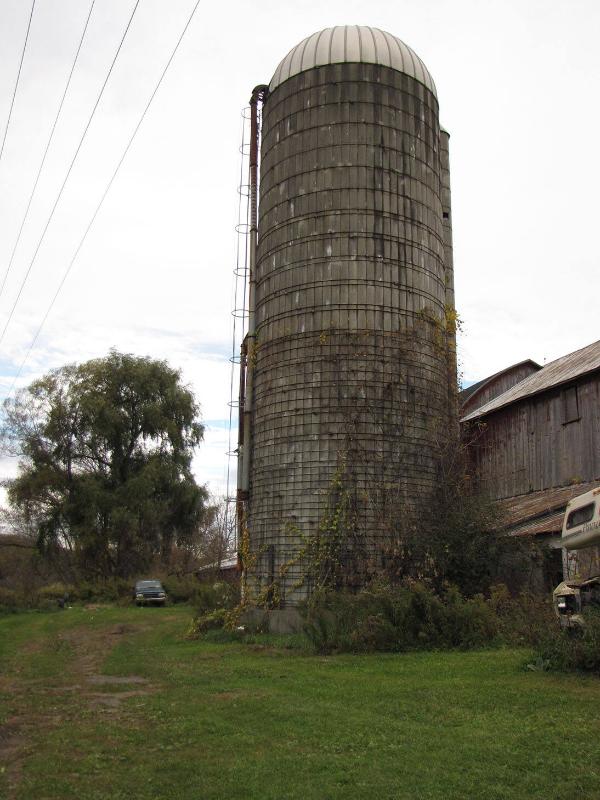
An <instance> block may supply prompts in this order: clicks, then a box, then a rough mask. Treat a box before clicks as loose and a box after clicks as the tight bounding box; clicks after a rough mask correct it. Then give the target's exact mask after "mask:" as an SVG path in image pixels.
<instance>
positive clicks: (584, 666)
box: [534, 608, 600, 675]
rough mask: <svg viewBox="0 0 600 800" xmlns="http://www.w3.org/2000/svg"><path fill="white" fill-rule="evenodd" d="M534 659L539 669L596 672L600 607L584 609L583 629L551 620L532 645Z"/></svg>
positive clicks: (599, 672) (599, 659)
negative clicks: (567, 627)
mask: <svg viewBox="0 0 600 800" xmlns="http://www.w3.org/2000/svg"><path fill="white" fill-rule="evenodd" d="M534 658H535V664H536V665H539V666H541V667H542V668H543V669H549V670H557V671H560V672H575V671H581V672H591V673H593V674H595V675H600V610H598V609H593V608H589V609H586V612H585V625H584V627H583V628H571V629H563V628H561V627H560V626H559V624H558V621H557V620H556V619H555V620H554V624H553V625H551V626H549V627H548V629H547V631H546V635H545V636H544V637H543V638H541V639H540V641H539V643H538V645H537V646H536V648H535V651H534Z"/></svg>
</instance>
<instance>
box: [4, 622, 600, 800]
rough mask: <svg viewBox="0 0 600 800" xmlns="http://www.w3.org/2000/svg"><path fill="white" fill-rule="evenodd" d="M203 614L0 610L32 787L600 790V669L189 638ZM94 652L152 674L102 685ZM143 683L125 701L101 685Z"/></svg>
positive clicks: (514, 657) (47, 791)
mask: <svg viewBox="0 0 600 800" xmlns="http://www.w3.org/2000/svg"><path fill="white" fill-rule="evenodd" d="M189 615H190V611H189V609H186V608H182V607H175V608H167V609H134V608H126V609H116V608H110V609H108V608H107V609H97V610H95V611H86V610H84V609H70V610H68V611H65V612H63V613H53V614H35V613H31V614H20V615H12V616H9V617H4V618H0V664H1V665H2V666H0V671H1V672H2V674H3V675H4V679H3V680H4V683H0V687H2V686H4V690H3V697H2V701H3V703H4V712H1V711H0V721H1V720H2V713H3V714H4V718H5V719H15V718H17V719H18V720H19V721H20V723H19V724H20V725H21V726H22V731H23V733H22V735H23V740H24V741H23V746H22V748H21V750H22V755H21V763H20V768H19V771H18V775H17V774H16V773H15V771H14V770H13V775H12V777H11V780H12V781H13V783H16V784H17V788H16V789H15V790H14V795H13V796H14V797H15V798H16V799H17V800H24V798H27V799H28V800H29V798H31V799H32V800H33V799H35V800H54V799H56V800H58V799H59V798H60V800H69V799H70V798H77V800H79V798H86V800H101V798H107V799H108V798H111V800H119V799H120V798H127V800H138V799H139V800H145V799H146V798H148V799H149V798H152V800H168V799H170V798H173V800H187V799H188V798H189V799H190V800H192V798H193V800H198V799H200V798H202V800H204V799H206V800H208V799H209V798H260V800H269V798H273V799H275V798H277V799H278V800H279V798H302V800H309V799H311V798H315V800H316V799H317V798H318V800H323V799H324V798H378V799H379V798H410V799H411V800H421V799H423V800H425V799H427V800H429V799H431V800H434V799H435V800H438V798H439V800H442V799H443V800H448V799H452V798H465V800H466V798H485V799H486V800H493V799H494V798H498V800H500V798H502V800H505V799H510V798H519V799H521V798H523V799H525V798H527V800H531V799H535V798H540V800H542V798H543V800H561V799H562V798H565V800H566V798H569V800H573V797H577V798H579V799H581V798H600V768H599V763H600V760H599V756H600V721H599V714H598V708H599V706H600V681H598V680H597V679H594V678H585V677H577V676H562V675H561V676H556V675H549V674H545V673H538V672H529V671H527V670H525V669H524V664H525V662H526V660H527V656H528V654H527V653H526V652H525V651H508V650H486V651H478V652H471V653H458V652H449V653H448V652H445V653H412V654H403V655H391V654H386V655H368V656H352V655H343V656H330V657H321V656H314V655H310V654H308V653H305V652H302V651H300V650H297V649H296V650H293V649H289V648H284V647H279V648H278V647H277V646H276V644H275V643H274V642H273V640H271V641H270V643H269V644H268V645H260V644H253V645H247V644H240V643H223V642H221V643H219V642H216V641H200V642H190V641H187V640H185V639H184V636H183V634H184V632H185V629H186V627H187V624H188V622H189ZM116 625H122V626H124V629H123V631H121V632H118V633H108V631H110V630H111V629H113V628H114V627H115V626H116ZM290 643H293V642H290V641H289V640H288V642H286V644H290ZM94 652H96V659H97V660H96V663H94V664H93V667H94V670H95V671H101V672H102V673H104V674H107V675H117V676H119V675H120V676H130V675H137V676H142V677H144V678H145V679H147V680H148V681H149V684H148V686H147V687H145V686H142V687H140V686H138V685H133V684H132V685H124V686H114V685H110V684H108V685H106V686H103V685H101V686H99V685H90V684H89V681H88V677H89V676H88V673H86V672H85V669H88V672H89V666H90V664H89V654H90V653H92V654H93V653H94ZM86 658H87V659H88V661H86ZM92 661H93V659H92ZM86 665H87V666H86ZM74 686H79V687H80V688H79V689H74V688H73V687H74ZM139 688H142V689H147V690H148V692H149V693H148V694H142V695H135V696H130V697H128V698H127V699H125V700H123V701H122V702H121V703H120V705H119V706H118V708H111V707H110V706H106V705H98V702H97V698H94V697H93V696H92V695H93V694H94V693H98V694H103V695H110V697H115V696H116V697H117V698H118V696H119V693H120V691H130V690H136V689H139ZM27 720H30V721H32V724H31V725H30V726H28V724H27ZM0 752H1V751H0ZM2 778H3V776H0V797H1V796H3V795H2V782H1V781H2ZM4 781H5V786H4V789H5V792H6V791H8V788H7V787H8V772H6V773H5V775H4Z"/></svg>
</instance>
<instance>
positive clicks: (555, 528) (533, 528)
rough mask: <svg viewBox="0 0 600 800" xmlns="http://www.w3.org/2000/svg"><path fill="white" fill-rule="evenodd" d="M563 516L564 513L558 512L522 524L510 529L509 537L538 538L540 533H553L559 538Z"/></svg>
mask: <svg viewBox="0 0 600 800" xmlns="http://www.w3.org/2000/svg"><path fill="white" fill-rule="evenodd" d="M564 516H565V512H564V511H558V512H557V513H556V514H550V515H549V516H547V517H544V518H543V519H537V520H533V521H529V522H524V523H523V524H522V525H518V526H517V527H516V528H511V529H510V534H511V536H538V535H539V534H541V533H553V534H558V535H559V536H560V533H561V531H562V524H563V519H564Z"/></svg>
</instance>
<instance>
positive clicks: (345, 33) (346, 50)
mask: <svg viewBox="0 0 600 800" xmlns="http://www.w3.org/2000/svg"><path fill="white" fill-rule="evenodd" d="M344 61H348V26H347V25H344Z"/></svg>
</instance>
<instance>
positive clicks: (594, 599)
mask: <svg viewBox="0 0 600 800" xmlns="http://www.w3.org/2000/svg"><path fill="white" fill-rule="evenodd" d="M560 546H561V547H562V548H563V574H564V578H565V580H563V581H562V582H561V583H559V585H558V586H557V587H556V589H555V590H554V592H553V601H554V609H555V611H556V614H557V615H558V618H559V620H560V624H561V625H562V626H564V627H565V628H573V627H581V626H582V625H583V624H584V616H585V609H586V608H589V607H590V606H596V607H598V608H600V486H598V487H597V488H596V489H592V490H591V491H589V492H585V494H581V495H579V497H574V498H573V499H572V500H570V501H569V503H568V505H567V508H566V510H565V517H564V520H563V527H562V536H561V542H560Z"/></svg>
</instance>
